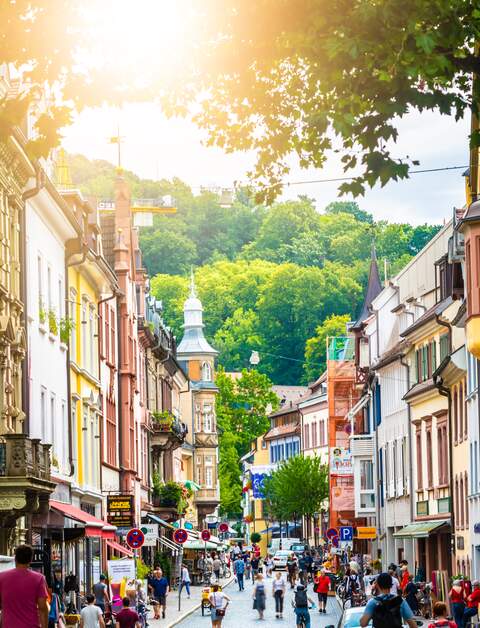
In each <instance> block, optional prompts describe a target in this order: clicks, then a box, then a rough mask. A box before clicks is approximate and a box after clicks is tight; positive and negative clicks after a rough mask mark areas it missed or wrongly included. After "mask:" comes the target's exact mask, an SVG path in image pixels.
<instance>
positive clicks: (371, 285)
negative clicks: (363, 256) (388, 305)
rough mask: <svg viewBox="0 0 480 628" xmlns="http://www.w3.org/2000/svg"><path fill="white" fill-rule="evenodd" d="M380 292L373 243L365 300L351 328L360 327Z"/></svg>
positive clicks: (380, 287)
mask: <svg viewBox="0 0 480 628" xmlns="http://www.w3.org/2000/svg"><path fill="white" fill-rule="evenodd" d="M382 290H383V286H382V282H381V281H380V273H379V272H378V264H377V251H376V249H375V242H372V248H371V251H370V271H369V273H368V284H367V290H366V292H365V298H364V300H363V305H362V309H361V311H360V315H359V317H358V319H357V320H356V322H355V324H354V325H353V328H355V327H360V325H361V323H362V322H363V321H364V320H365V319H367V318H368V317H369V316H370V307H371V305H372V301H374V300H375V299H376V298H377V297H378V295H379V294H380V292H381V291H382Z"/></svg>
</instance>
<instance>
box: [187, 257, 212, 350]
mask: <svg viewBox="0 0 480 628" xmlns="http://www.w3.org/2000/svg"><path fill="white" fill-rule="evenodd" d="M183 320H184V323H183V328H184V330H185V331H184V334H183V338H182V340H181V342H180V344H179V345H178V347H177V355H178V357H179V358H180V359H182V357H187V356H188V355H197V354H202V355H205V354H210V355H217V353H218V351H215V349H214V348H213V347H212V346H210V344H209V343H208V341H207V339H206V338H205V336H204V334H203V327H204V325H203V307H202V302H201V301H200V299H199V298H198V297H197V292H196V289H195V279H194V276H193V269H192V270H191V271H190V294H189V295H188V298H187V300H186V301H185V303H184V305H183Z"/></svg>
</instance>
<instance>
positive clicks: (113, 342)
mask: <svg viewBox="0 0 480 628" xmlns="http://www.w3.org/2000/svg"><path fill="white" fill-rule="evenodd" d="M108 309H109V310H110V362H111V363H112V364H115V355H116V350H117V345H116V311H115V308H114V307H109V308H108Z"/></svg>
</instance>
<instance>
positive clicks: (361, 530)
mask: <svg viewBox="0 0 480 628" xmlns="http://www.w3.org/2000/svg"><path fill="white" fill-rule="evenodd" d="M356 538H357V539H376V538H377V528H374V527H362V526H359V527H357V536H356Z"/></svg>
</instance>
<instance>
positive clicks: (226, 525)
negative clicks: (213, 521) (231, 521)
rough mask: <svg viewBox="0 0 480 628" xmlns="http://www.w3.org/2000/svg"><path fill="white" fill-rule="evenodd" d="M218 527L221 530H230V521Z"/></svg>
mask: <svg viewBox="0 0 480 628" xmlns="http://www.w3.org/2000/svg"><path fill="white" fill-rule="evenodd" d="M218 529H219V531H220V532H228V523H221V524H220V525H219V526H218Z"/></svg>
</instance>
